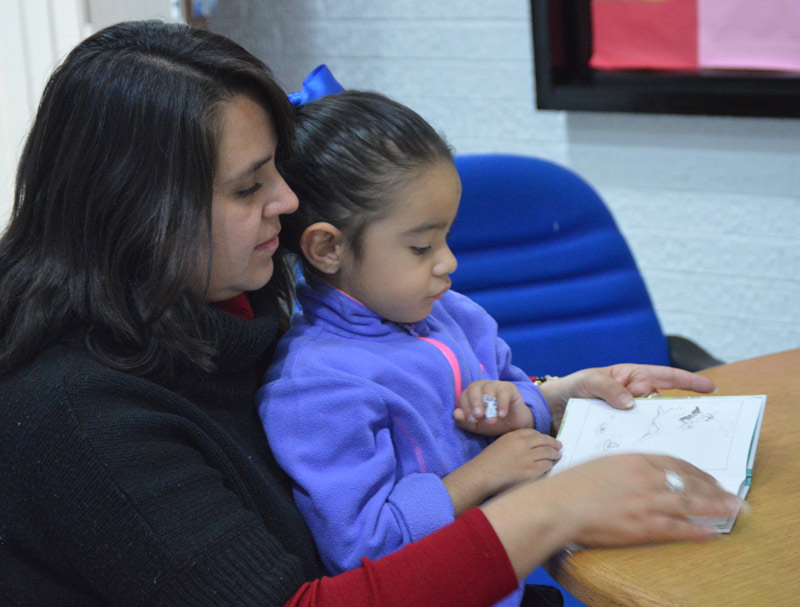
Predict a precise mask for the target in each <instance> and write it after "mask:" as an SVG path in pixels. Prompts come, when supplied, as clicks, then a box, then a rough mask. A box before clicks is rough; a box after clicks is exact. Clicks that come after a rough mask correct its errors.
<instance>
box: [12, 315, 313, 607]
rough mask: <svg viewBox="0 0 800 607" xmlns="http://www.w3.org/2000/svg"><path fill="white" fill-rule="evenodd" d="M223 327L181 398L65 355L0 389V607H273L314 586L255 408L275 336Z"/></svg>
mask: <svg viewBox="0 0 800 607" xmlns="http://www.w3.org/2000/svg"><path fill="white" fill-rule="evenodd" d="M223 316H224V315H223ZM220 322H221V323H222V331H221V339H220V342H219V343H220V345H221V348H222V350H221V356H220V358H221V360H222V361H223V364H222V365H221V369H220V373H219V374H217V375H213V376H211V375H208V376H203V375H201V376H198V377H195V378H193V381H192V386H191V388H189V389H186V390H182V391H181V392H183V395H181V394H179V393H178V392H177V391H175V390H170V389H168V388H166V387H163V386H161V385H158V384H155V383H153V382H150V381H147V380H145V379H141V378H137V377H133V376H130V375H127V374H124V373H120V372H117V371H114V370H112V369H109V368H107V367H105V366H103V365H100V364H99V363H97V362H96V361H95V360H94V359H93V358H92V357H91V356H90V355H89V354H88V353H87V352H86V351H85V350H84V349H83V348H80V347H73V346H65V345H59V346H55V347H52V348H50V349H48V350H46V351H45V352H43V353H42V354H41V355H40V356H39V357H38V358H37V359H36V360H34V361H33V363H31V364H30V365H28V366H27V367H26V368H25V369H24V370H23V371H21V372H19V373H17V374H15V375H13V376H11V377H6V378H0V602H2V604H4V605H6V604H24V605H67V604H71V605H75V604H78V605H104V604H113V605H158V604H185V605H187V606H188V605H192V606H196V605H228V604H230V605H241V604H262V605H279V604H282V603H283V602H285V601H286V600H288V599H289V597H291V596H292V594H293V593H294V592H295V591H296V590H297V589H298V588H299V587H300V585H301V584H302V583H303V582H305V581H308V580H311V579H314V578H316V577H319V576H320V575H321V573H322V570H321V567H320V564H319V560H318V557H317V555H316V551H315V548H314V542H313V539H312V537H311V535H310V534H309V532H308V529H307V528H306V526H305V523H304V522H303V520H302V518H301V516H300V514H299V513H298V511H297V509H296V508H295V506H294V504H293V501H292V497H291V491H290V485H289V481H288V479H287V477H286V476H285V475H284V474H283V473H282V472H281V470H280V469H279V468H278V466H277V464H276V463H275V461H274V459H273V456H272V454H271V452H270V451H269V448H268V447H267V442H266V440H265V437H264V436H263V433H262V430H261V424H260V422H259V420H258V418H257V414H256V412H255V408H254V405H253V395H254V393H255V390H256V389H257V386H258V384H259V383H260V381H261V370H262V369H263V367H264V364H265V362H266V361H265V353H266V352H268V351H269V350H270V349H271V346H272V344H273V342H274V340H275V322H274V320H273V319H256V320H254V321H249V322H248V321H240V320H237V319H234V318H231V317H227V316H224V318H221V320H220ZM187 511H190V512H191V513H192V514H191V516H187V515H186V512H187ZM120 521H124V523H121V522H120ZM265 563H268V564H269V568H266V567H265V565H264V564H265ZM220 578H223V579H220Z"/></svg>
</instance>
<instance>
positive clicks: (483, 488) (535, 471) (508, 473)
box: [442, 428, 561, 515]
mask: <svg viewBox="0 0 800 607" xmlns="http://www.w3.org/2000/svg"><path fill="white" fill-rule="evenodd" d="M560 458H561V442H560V441H558V440H556V439H554V438H553V437H552V436H548V435H547V434H542V433H541V432H538V431H536V430H534V429H532V428H522V429H519V430H513V431H511V432H508V433H507V434H504V435H503V436H501V437H500V438H498V439H497V440H496V441H494V442H493V443H490V444H489V445H488V446H487V447H486V448H485V449H484V450H483V451H481V452H480V453H479V454H478V455H476V456H475V457H474V458H472V459H471V460H470V461H468V462H467V463H465V464H463V465H462V466H459V467H458V468H456V469H455V470H454V471H453V472H451V473H450V474H448V475H447V476H445V477H444V479H442V480H443V482H444V485H445V487H446V488H447V491H448V492H449V493H450V498H451V499H452V500H453V505H454V507H455V510H456V515H458V514H461V513H462V512H464V511H466V510H467V509H468V508H471V507H472V506H477V505H478V504H481V503H482V502H484V501H485V500H486V499H487V498H489V497H491V496H493V495H495V494H497V493H499V492H501V491H503V490H505V489H507V488H508V487H511V486H513V485H516V484H517V483H520V482H523V481H530V480H533V479H535V478H539V477H540V476H542V475H543V474H544V473H546V472H547V471H549V470H550V468H552V467H553V464H554V463H555V462H556V461H558V460H559V459H560Z"/></svg>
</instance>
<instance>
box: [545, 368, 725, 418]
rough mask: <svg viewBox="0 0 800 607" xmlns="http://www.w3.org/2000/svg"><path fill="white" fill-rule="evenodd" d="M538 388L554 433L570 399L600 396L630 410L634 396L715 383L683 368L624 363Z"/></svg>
mask: <svg viewBox="0 0 800 607" xmlns="http://www.w3.org/2000/svg"><path fill="white" fill-rule="evenodd" d="M539 388H540V389H541V391H542V394H543V395H544V397H545V399H546V400H547V404H548V405H549V406H550V411H551V412H552V414H553V426H552V432H553V433H555V432H557V431H558V427H559V425H560V424H561V418H562V417H563V416H564V409H565V408H566V406H567V401H568V400H569V399H570V398H599V399H602V400H604V401H606V402H607V403H608V404H610V405H611V406H612V407H615V408H617V409H629V408H630V407H632V406H633V399H634V398H636V397H641V396H648V395H649V394H652V393H654V392H658V390H667V389H678V390H692V391H694V392H713V391H714V390H715V389H716V386H715V385H714V382H712V381H711V380H710V379H708V378H707V377H703V376H702V375H698V374H696V373H691V372H689V371H683V370H682V369H675V368H673V367H662V366H658V365H636V364H628V363H624V364H619V365H611V366H610V367H598V368H594V369H583V370H582V371H576V372H575V373H572V374H570V375H567V376H565V377H560V378H556V379H550V380H548V381H546V382H544V383H543V384H542V385H541V386H539Z"/></svg>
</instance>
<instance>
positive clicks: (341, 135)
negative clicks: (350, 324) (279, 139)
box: [280, 90, 453, 272]
mask: <svg viewBox="0 0 800 607" xmlns="http://www.w3.org/2000/svg"><path fill="white" fill-rule="evenodd" d="M442 160H444V161H448V162H452V161H453V155H452V152H451V150H450V148H449V146H448V145H447V143H446V142H445V141H444V139H443V138H442V137H441V136H440V135H439V134H438V133H437V132H436V131H435V130H434V129H433V127H431V125H430V124H428V123H427V122H426V121H425V120H424V119H423V118H422V117H421V116H419V114H417V113H416V112H414V111H413V110H411V109H410V108H408V107H406V106H404V105H402V104H400V103H397V102H396V101H393V100H391V99H389V98H387V97H385V96H383V95H381V94H378V93H373V92H368V91H355V90H348V91H344V92H342V93H337V94H334V95H328V96H326V97H322V98H321V99H318V100H317V101H313V102H311V103H308V104H306V105H303V106H302V107H300V108H299V109H298V112H297V119H296V131H295V140H294V147H293V148H292V151H291V153H290V154H288V155H287V156H285V157H284V159H283V161H282V162H281V163H280V169H281V172H282V173H283V176H284V178H285V179H286V182H287V183H288V184H289V186H290V187H291V188H292V189H293V190H294V192H295V194H297V197H298V199H299V200H300V208H299V209H298V211H296V212H295V213H293V214H292V215H290V216H287V217H286V218H285V219H283V220H282V221H281V224H282V226H283V230H282V232H281V238H282V240H281V241H282V242H283V243H284V245H285V246H286V247H287V248H288V249H290V250H291V251H292V252H293V253H294V254H295V255H297V256H299V257H302V255H301V252H300V244H299V242H300V236H301V235H302V233H303V230H305V229H306V228H307V227H308V226H310V225H311V224H313V223H316V222H318V221H326V222H328V223H330V224H332V225H334V226H335V227H337V228H338V229H339V230H341V231H342V233H343V234H344V235H345V237H346V238H347V240H348V243H349V244H350V246H351V247H352V249H353V253H354V255H355V256H356V258H358V257H359V256H360V254H361V252H362V250H361V246H362V240H363V234H364V230H365V228H366V227H367V226H368V225H369V224H370V223H372V222H374V221H375V220H376V219H380V218H382V217H385V216H386V215H388V214H389V213H390V212H391V210H392V207H391V204H390V199H391V197H392V195H393V193H394V192H395V191H396V189H397V188H398V187H399V186H401V185H403V184H404V183H406V181H407V180H408V179H409V178H410V177H412V176H413V175H414V174H415V173H418V172H419V171H422V170H424V169H427V168H429V167H430V166H431V165H432V164H435V163H436V162H439V161H442ZM303 269H304V271H306V272H314V271H315V270H314V268H313V267H310V265H309V264H308V263H305V262H304V263H303Z"/></svg>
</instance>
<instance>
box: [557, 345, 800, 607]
mask: <svg viewBox="0 0 800 607" xmlns="http://www.w3.org/2000/svg"><path fill="white" fill-rule="evenodd" d="M702 374H703V375H707V376H708V377H710V378H711V379H712V380H714V382H715V383H716V384H717V386H718V388H719V394H720V395H736V394H766V395H767V404H766V408H765V410H764V420H763V424H762V427H761V437H760V439H759V442H758V450H757V452H756V459H755V464H754V467H753V484H752V486H751V487H750V492H749V493H748V494H747V502H748V503H749V504H750V506H751V507H752V509H751V511H750V513H749V514H747V515H746V516H740V517H739V520H738V521H737V522H736V525H735V526H734V528H733V531H732V532H731V533H730V534H729V535H723V536H722V537H721V538H720V539H718V540H714V541H711V542H703V543H691V542H681V543H673V544H659V545H650V546H642V547H635V548H616V549H603V550H598V549H592V550H583V551H580V552H576V553H574V554H572V555H570V556H565V557H563V558H561V559H559V560H557V561H554V562H552V563H551V564H550V566H549V567H548V569H549V571H550V573H551V575H553V577H555V579H556V580H557V581H558V583H559V584H561V585H562V586H564V588H566V589H567V590H568V591H569V592H571V593H572V594H573V595H574V596H575V597H577V598H578V599H580V600H581V601H582V602H584V603H586V604H587V605H590V606H591V607H609V606H614V607H620V606H626V607H627V606H631V605H636V606H647V607H654V606H658V607H665V606H670V607H672V606H680V607H698V606H702V607H716V606H724V607H735V606H737V605H742V606H746V607H761V606H762V605H763V606H768V607H781V606H784V605H786V606H795V605H800V349H796V350H788V351H786V352H780V353H777V354H771V355H769V356H762V357H759V358H753V359H750V360H745V361H741V362H737V363H732V364H728V365H722V366H720V367H714V368H712V369H707V370H706V371H703V372H702ZM684 394H688V393H683V392H678V391H668V392H665V395H670V396H680V395H684Z"/></svg>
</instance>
